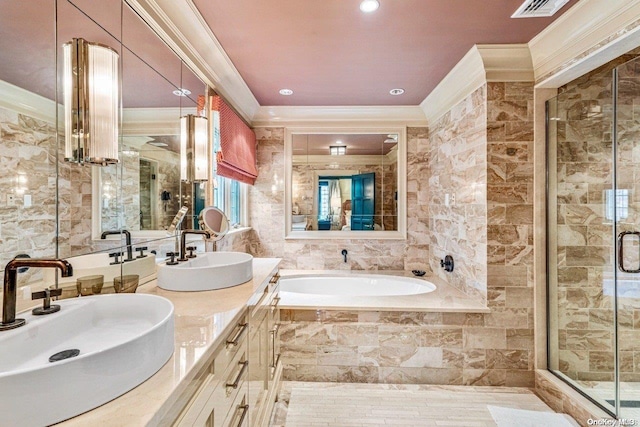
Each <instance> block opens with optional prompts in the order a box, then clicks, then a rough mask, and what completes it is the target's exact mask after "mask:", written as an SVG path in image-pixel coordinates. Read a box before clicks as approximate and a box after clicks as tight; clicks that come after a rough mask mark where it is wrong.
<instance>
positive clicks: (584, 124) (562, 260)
mask: <svg viewBox="0 0 640 427" xmlns="http://www.w3.org/2000/svg"><path fill="white" fill-rule="evenodd" d="M611 76H612V73H611V71H609V72H607V73H603V74H602V75H601V76H590V77H589V80H588V81H577V82H576V83H575V84H570V85H567V86H566V87H565V88H563V91H562V93H560V94H559V95H558V96H557V97H556V98H554V99H552V100H550V101H548V103H547V162H548V164H547V170H548V182H547V218H548V219H547V221H548V227H547V228H548V232H547V265H548V270H547V277H548V298H549V335H548V350H549V352H548V366H549V370H550V371H552V372H553V373H555V374H556V375H557V376H559V377H561V378H562V379H564V380H565V381H566V382H568V383H569V384H572V385H573V386H574V387H575V388H577V389H578V390H580V391H581V392H582V393H583V394H585V395H587V396H588V397H589V398H591V399H592V400H594V401H595V402H597V403H598V404H600V405H601V406H602V407H603V408H606V409H607V410H609V411H610V412H611V413H615V412H616V401H617V388H616V384H617V378H616V372H617V370H616V346H615V342H616V340H615V337H616V325H615V319H616V316H615V275H616V272H615V262H614V260H615V258H614V256H615V239H614V223H615V221H614V218H615V216H614V215H615V212H612V211H611V210H610V209H608V207H609V206H610V205H611V203H613V202H612V201H613V200H615V198H616V193H615V191H614V190H615V186H614V179H613V176H614V169H615V165H614V161H613V160H614V157H613V147H612V133H611V129H612V128H611V126H612V122H613V118H612V111H613V105H612V104H613V99H612V97H611V96H610V95H611V93H612V83H613V81H612V77H611ZM607 94H608V95H609V96H606V95H607ZM613 209H614V210H615V203H614V208H613ZM639 362H640V360H639Z"/></svg>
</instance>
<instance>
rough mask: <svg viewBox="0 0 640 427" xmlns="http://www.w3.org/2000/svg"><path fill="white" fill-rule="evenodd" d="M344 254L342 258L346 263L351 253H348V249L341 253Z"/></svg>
mask: <svg viewBox="0 0 640 427" xmlns="http://www.w3.org/2000/svg"><path fill="white" fill-rule="evenodd" d="M340 253H341V254H342V257H343V258H344V262H347V254H348V253H349V252H347V250H346V249H343V250H342V252H340Z"/></svg>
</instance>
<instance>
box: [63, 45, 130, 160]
mask: <svg viewBox="0 0 640 427" xmlns="http://www.w3.org/2000/svg"><path fill="white" fill-rule="evenodd" d="M63 52H64V118H65V120H64V121H65V124H64V125H65V126H64V127H65V129H64V130H65V152H64V157H65V160H66V161H67V162H73V163H80V164H82V163H90V164H95V165H101V166H106V165H109V164H113V163H118V116H119V114H120V112H119V107H120V101H119V96H118V92H119V81H118V58H119V55H118V53H117V52H116V51H115V50H113V49H112V48H110V47H108V46H104V45H101V44H98V43H89V42H87V41H86V40H84V39H76V38H74V39H73V40H72V41H70V42H69V43H65V44H64V46H63Z"/></svg>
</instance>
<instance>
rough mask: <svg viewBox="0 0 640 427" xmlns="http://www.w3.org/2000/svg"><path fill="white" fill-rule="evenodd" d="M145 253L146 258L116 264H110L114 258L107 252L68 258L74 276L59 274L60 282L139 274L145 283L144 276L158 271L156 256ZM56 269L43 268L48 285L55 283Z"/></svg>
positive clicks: (108, 278) (108, 281)
mask: <svg viewBox="0 0 640 427" xmlns="http://www.w3.org/2000/svg"><path fill="white" fill-rule="evenodd" d="M145 255H147V256H146V257H144V258H134V259H133V260H131V261H127V262H125V263H121V264H114V265H111V264H110V263H111V262H113V258H109V254H108V253H106V252H103V253H97V254H90V255H80V256H75V257H70V258H66V260H67V261H69V263H71V265H72V266H73V276H69V277H60V275H59V274H58V284H59V285H64V284H67V283H74V284H75V283H76V281H77V280H78V278H79V277H83V276H92V275H95V274H101V275H103V276H104V283H105V284H110V283H113V278H114V277H118V276H120V274H123V275H125V274H137V275H138V276H140V279H141V280H140V284H143V283H145V281H144V280H142V279H143V278H144V277H147V276H150V275H152V274H154V273H155V272H156V256H155V255H154V254H152V253H149V254H145ZM56 271H57V270H56V269H54V268H45V269H43V270H42V274H43V277H44V282H45V284H46V285H51V284H54V283H55V274H56Z"/></svg>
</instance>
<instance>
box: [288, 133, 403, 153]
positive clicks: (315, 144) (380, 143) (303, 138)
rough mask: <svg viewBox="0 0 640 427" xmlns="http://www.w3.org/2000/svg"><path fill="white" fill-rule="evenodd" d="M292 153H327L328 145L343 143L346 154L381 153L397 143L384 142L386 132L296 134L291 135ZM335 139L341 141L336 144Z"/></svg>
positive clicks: (389, 149) (386, 137) (387, 151)
mask: <svg viewBox="0 0 640 427" xmlns="http://www.w3.org/2000/svg"><path fill="white" fill-rule="evenodd" d="M292 139H293V154H294V155H299V156H300V155H302V156H304V155H309V156H314V155H328V154H329V147H330V146H332V145H334V146H340V145H343V146H345V147H347V155H359V156H363V155H383V154H388V153H389V151H391V149H392V148H393V147H395V146H396V145H397V144H396V143H393V144H390V143H385V142H384V141H385V140H386V139H388V136H387V134H386V133H385V134H296V135H293V138H292ZM337 141H341V143H340V144H338V142H337Z"/></svg>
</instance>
